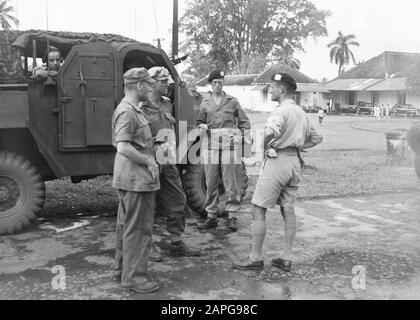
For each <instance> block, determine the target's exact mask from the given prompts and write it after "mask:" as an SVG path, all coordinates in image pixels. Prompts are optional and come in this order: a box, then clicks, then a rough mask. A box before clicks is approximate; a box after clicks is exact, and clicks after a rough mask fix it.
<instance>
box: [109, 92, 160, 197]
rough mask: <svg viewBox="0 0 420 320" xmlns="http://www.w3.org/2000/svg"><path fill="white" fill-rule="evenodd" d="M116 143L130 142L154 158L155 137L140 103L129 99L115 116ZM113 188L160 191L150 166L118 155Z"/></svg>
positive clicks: (113, 127)
mask: <svg viewBox="0 0 420 320" xmlns="http://www.w3.org/2000/svg"><path fill="white" fill-rule="evenodd" d="M112 132H113V135H112V140H113V145H114V146H115V147H116V146H117V144H118V143H119V142H128V143H130V144H131V145H132V146H133V147H134V148H135V149H136V150H138V151H139V152H140V153H141V154H143V155H145V156H149V157H150V158H153V157H154V156H153V137H152V133H151V131H150V127H149V122H148V121H147V119H146V115H145V114H144V113H143V111H141V109H140V107H139V106H138V105H136V103H134V102H132V101H129V100H128V99H127V98H125V99H124V100H123V101H122V102H121V103H120V105H119V106H118V107H117V109H116V110H115V112H114V115H113V117H112ZM112 185H113V187H114V188H116V189H119V190H124V191H131V192H153V191H157V190H159V189H160V183H159V179H154V178H153V175H152V173H151V172H150V171H149V169H148V168H147V167H146V166H142V165H139V164H137V163H135V162H133V161H131V160H130V159H127V158H126V157H124V156H123V155H121V154H119V153H118V152H117V154H116V156H115V164H114V178H113V184H112Z"/></svg>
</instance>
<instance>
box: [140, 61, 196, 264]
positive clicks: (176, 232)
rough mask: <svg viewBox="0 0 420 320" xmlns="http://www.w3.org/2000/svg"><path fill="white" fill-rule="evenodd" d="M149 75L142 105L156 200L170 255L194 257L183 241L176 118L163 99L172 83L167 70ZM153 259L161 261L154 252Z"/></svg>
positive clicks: (183, 229) (183, 213)
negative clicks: (156, 175) (156, 177)
mask: <svg viewBox="0 0 420 320" xmlns="http://www.w3.org/2000/svg"><path fill="white" fill-rule="evenodd" d="M149 74H150V76H151V77H152V79H154V80H155V81H156V84H155V85H154V89H153V91H152V93H151V95H150V96H149V98H148V100H147V101H146V102H144V103H143V104H142V110H143V111H144V113H145V114H146V116H147V119H148V121H149V125H150V129H151V132H152V136H153V141H154V145H155V148H154V149H155V155H156V159H157V162H158V163H159V168H160V185H161V189H160V190H159V191H158V193H157V201H158V203H159V204H160V205H161V206H162V208H163V209H164V210H165V213H166V214H167V229H168V232H169V234H170V236H171V247H170V251H171V255H173V256H184V257H196V256H199V255H200V251H199V250H196V249H193V248H191V247H188V246H187V245H186V244H185V242H184V240H183V239H184V233H185V220H186V218H185V206H186V201H187V199H186V195H185V193H184V190H183V188H182V182H181V178H180V174H179V170H178V167H177V165H176V160H177V159H176V135H175V128H174V125H175V118H174V117H173V106H172V102H171V100H170V99H169V98H167V97H166V96H167V95H168V90H169V86H170V85H171V84H173V83H174V81H173V79H172V77H171V75H170V73H169V71H168V70H167V69H165V68H163V67H154V68H151V69H150V70H149ZM153 256H154V260H155V261H157V262H158V261H159V260H162V258H161V257H160V255H159V254H158V252H157V250H156V251H155V252H154V253H153Z"/></svg>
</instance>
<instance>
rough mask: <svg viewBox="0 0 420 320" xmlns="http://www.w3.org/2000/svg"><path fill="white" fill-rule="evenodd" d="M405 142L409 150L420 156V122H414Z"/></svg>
mask: <svg viewBox="0 0 420 320" xmlns="http://www.w3.org/2000/svg"><path fill="white" fill-rule="evenodd" d="M407 141H408V144H409V145H410V147H411V149H413V151H414V152H415V153H417V154H420V122H416V123H415V124H414V125H413V126H412V127H411V129H410V130H409V131H408V134H407Z"/></svg>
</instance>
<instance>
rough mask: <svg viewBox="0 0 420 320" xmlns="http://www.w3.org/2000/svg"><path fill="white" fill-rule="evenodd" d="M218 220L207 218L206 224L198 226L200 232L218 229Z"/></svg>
mask: <svg viewBox="0 0 420 320" xmlns="http://www.w3.org/2000/svg"><path fill="white" fill-rule="evenodd" d="M217 225H218V223H217V218H207V219H206V221H204V223H202V224H199V225H198V226H197V228H198V230H203V231H204V230H210V229H216V228H217Z"/></svg>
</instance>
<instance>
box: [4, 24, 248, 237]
mask: <svg viewBox="0 0 420 320" xmlns="http://www.w3.org/2000/svg"><path fill="white" fill-rule="evenodd" d="M48 46H54V47H57V48H58V49H59V50H60V52H61V54H62V57H63V64H62V66H61V68H60V71H59V76H58V79H57V81H54V80H53V79H49V81H38V80H34V79H33V78H32V70H33V68H34V67H35V66H36V65H39V63H40V61H39V60H40V58H42V56H43V55H44V53H45V51H46V50H47V48H48ZM153 66H164V67H165V68H167V69H168V70H169V71H170V72H171V74H172V76H173V78H174V81H175V84H174V87H173V90H172V94H171V97H170V98H171V100H172V101H173V105H174V108H173V109H174V111H173V112H174V117H175V118H176V119H177V120H178V121H177V124H176V126H177V128H176V129H177V132H179V130H178V129H179V124H180V121H181V120H182V121H185V122H186V123H187V127H188V128H187V129H188V131H189V130H191V129H192V128H193V127H194V123H195V120H196V117H197V115H198V111H199V105H200V103H201V98H200V96H199V95H197V94H193V93H192V91H191V90H189V89H188V88H187V87H186V85H185V83H184V82H183V81H182V80H181V79H180V76H179V75H178V73H177V70H176V69H175V67H174V65H173V63H172V61H171V60H170V59H169V57H168V56H167V55H166V53H165V52H164V51H163V50H161V49H158V48H156V47H154V46H152V45H150V44H145V43H140V42H138V41H135V40H132V39H128V38H124V37H121V36H118V35H110V34H91V33H63V32H50V31H48V32H46V31H34V30H31V31H26V32H20V31H13V32H6V31H0V235H2V234H10V233H14V232H17V231H20V230H22V229H23V228H24V227H26V226H28V225H29V224H30V223H31V221H32V220H33V219H35V218H36V216H37V215H39V214H40V212H41V211H42V206H43V203H44V200H45V186H44V182H45V181H48V180H53V179H57V178H62V177H71V180H72V182H73V183H79V182H81V181H83V180H88V179H91V178H95V177H98V176H101V175H110V174H112V172H113V162H114V157H115V149H114V148H113V146H112V143H111V118H112V114H113V112H114V110H115V108H116V107H117V105H118V104H119V102H120V101H121V99H122V97H123V96H124V87H123V80H122V79H123V74H124V72H125V71H127V70H128V69H130V68H133V67H145V68H151V67H153ZM177 138H178V140H182V139H186V137H185V136H184V137H179V136H178V137H177ZM195 142H197V141H188V146H187V148H190V147H191V146H192V145H193V144H194V143H195ZM183 163H184V165H181V168H180V169H181V172H182V175H183V181H184V187H185V191H186V193H187V197H188V201H189V204H190V207H191V208H192V209H193V210H195V211H197V212H199V213H203V212H204V201H205V190H206V186H205V179H204V170H203V167H202V166H201V165H191V164H188V159H187V160H186V161H183ZM238 174H239V173H238ZM241 175H242V177H241V178H240V181H241V182H245V181H246V179H244V177H245V175H244V174H243V171H242V173H241ZM241 190H245V184H244V185H242V186H241ZM242 194H243V193H242Z"/></svg>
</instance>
